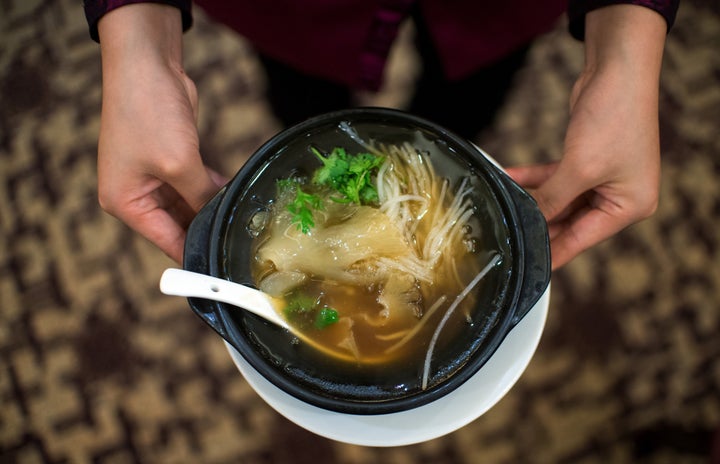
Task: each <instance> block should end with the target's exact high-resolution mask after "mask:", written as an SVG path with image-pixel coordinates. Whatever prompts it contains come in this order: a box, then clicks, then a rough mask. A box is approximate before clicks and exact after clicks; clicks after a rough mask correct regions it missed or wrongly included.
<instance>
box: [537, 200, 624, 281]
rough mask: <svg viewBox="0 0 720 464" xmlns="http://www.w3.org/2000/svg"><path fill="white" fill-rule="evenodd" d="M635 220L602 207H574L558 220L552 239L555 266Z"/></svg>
mask: <svg viewBox="0 0 720 464" xmlns="http://www.w3.org/2000/svg"><path fill="white" fill-rule="evenodd" d="M631 223H632V221H628V220H624V219H623V218H622V217H618V216H615V215H613V214H611V213H610V212H608V211H606V210H603V209H599V208H591V207H589V206H585V207H582V208H580V209H578V210H576V211H573V213H572V214H571V215H570V216H569V217H568V219H567V220H565V221H563V222H561V223H556V224H554V226H555V233H554V234H553V235H551V239H550V247H551V249H552V268H553V270H555V269H558V268H560V267H562V266H564V265H565V264H567V263H568V262H569V261H570V260H572V259H573V258H574V257H575V256H577V255H579V254H580V253H582V252H583V251H585V250H586V249H588V248H590V247H592V246H594V245H596V244H598V243H600V242H602V241H604V240H606V239H608V238H610V237H612V236H613V235H615V234H616V233H618V232H620V231H621V230H623V229H624V228H625V227H627V226H628V225H630V224H631Z"/></svg>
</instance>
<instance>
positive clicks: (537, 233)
mask: <svg viewBox="0 0 720 464" xmlns="http://www.w3.org/2000/svg"><path fill="white" fill-rule="evenodd" d="M502 177H503V180H504V182H505V184H506V186H507V188H508V192H509V193H510V196H511V197H512V199H513V201H514V202H515V205H516V211H517V217H518V220H519V225H520V227H521V228H522V237H523V239H524V243H525V246H524V248H525V259H524V265H525V266H524V269H523V281H522V286H521V289H520V298H519V299H518V303H517V306H516V309H515V316H514V318H513V326H514V325H515V324H517V323H518V322H520V320H521V319H522V318H523V317H525V315H526V314H527V313H528V311H530V309H532V307H533V306H535V303H537V302H538V300H539V299H540V297H541V296H542V295H543V293H545V289H546V288H547V286H548V285H549V284H550V274H551V270H552V267H551V260H550V239H549V236H548V227H547V222H546V221H545V217H544V216H543V214H542V212H541V211H540V209H539V208H538V206H537V203H536V202H535V199H534V198H533V197H531V196H530V194H528V193H527V192H526V191H525V190H524V189H523V188H522V187H520V186H519V185H518V184H516V183H515V182H514V181H513V180H512V179H510V177H508V176H507V175H505V174H503V176H502Z"/></svg>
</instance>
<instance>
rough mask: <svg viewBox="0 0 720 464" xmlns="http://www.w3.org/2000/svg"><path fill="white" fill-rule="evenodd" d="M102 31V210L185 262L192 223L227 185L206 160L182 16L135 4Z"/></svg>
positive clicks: (106, 21) (108, 19) (110, 17)
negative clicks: (185, 56) (185, 58)
mask: <svg viewBox="0 0 720 464" xmlns="http://www.w3.org/2000/svg"><path fill="white" fill-rule="evenodd" d="M98 30H99V34H100V44H101V51H102V63H103V108H102V117H101V125H100V138H99V144H98V196H99V201H100V204H101V206H102V208H103V209H104V210H106V211H107V212H108V213H110V214H112V215H113V216H116V217H117V218H118V219H120V220H121V221H123V222H124V223H126V224H127V225H128V226H130V227H131V228H132V229H134V230H136V231H137V232H139V233H140V234H142V235H143V236H144V237H146V238H147V239H148V240H150V241H151V242H152V243H154V244H155V245H157V246H158V247H159V248H160V249H161V250H162V251H164V252H165V253H166V254H167V255H168V256H170V257H171V258H172V259H174V260H175V261H177V262H182V255H183V246H184V241H185V233H186V229H187V227H188V225H189V224H190V221H191V220H192V218H193V217H194V216H195V214H196V213H197V211H198V210H199V209H200V208H201V207H202V206H203V205H204V204H205V202H206V201H207V200H209V199H210V197H211V196H212V195H213V194H214V193H215V192H217V191H218V189H219V188H220V186H221V185H222V184H224V182H225V179H223V178H222V177H221V176H220V175H219V174H217V173H215V172H214V171H212V170H211V169H209V168H207V167H206V166H205V165H204V164H203V161H202V158H201V156H200V151H199V140H198V132H197V123H196V120H197V106H198V101H197V93H196V89H195V85H194V84H193V82H192V81H191V80H190V79H189V78H188V77H187V75H185V73H184V72H183V70H182V66H181V60H182V52H181V40H182V37H181V35H182V27H181V24H180V13H179V11H178V10H177V9H175V8H172V7H167V6H165V5H160V4H150V3H143V4H137V5H127V6H123V7H120V8H118V9H116V10H113V11H111V12H109V13H108V14H107V15H105V16H104V17H103V18H102V19H101V20H100V22H99V24H98Z"/></svg>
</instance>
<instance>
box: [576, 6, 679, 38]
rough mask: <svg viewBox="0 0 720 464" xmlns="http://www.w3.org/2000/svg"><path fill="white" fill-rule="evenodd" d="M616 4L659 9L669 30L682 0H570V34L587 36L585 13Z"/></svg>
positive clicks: (581, 36)
mask: <svg viewBox="0 0 720 464" xmlns="http://www.w3.org/2000/svg"><path fill="white" fill-rule="evenodd" d="M616 4H631V5H641V6H645V7H648V8H650V9H652V10H655V11H657V12H658V13H660V15H662V17H663V18H665V21H667V26H668V31H669V30H670V28H671V27H672V25H673V23H674V22H675V15H676V14H677V9H678V5H679V4H680V0H625V1H623V0H568V18H569V20H570V25H569V28H570V34H572V36H573V37H575V38H576V39H579V40H583V39H584V38H585V15H586V14H587V13H588V12H590V11H592V10H595V9H597V8H602V7H604V6H609V5H616Z"/></svg>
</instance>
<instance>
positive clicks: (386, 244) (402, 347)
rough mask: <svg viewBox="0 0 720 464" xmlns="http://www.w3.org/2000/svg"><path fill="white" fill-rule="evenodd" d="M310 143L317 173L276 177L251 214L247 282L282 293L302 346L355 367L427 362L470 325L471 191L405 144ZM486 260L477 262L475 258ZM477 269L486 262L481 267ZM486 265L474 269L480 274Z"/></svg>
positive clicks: (474, 227) (476, 254) (473, 279)
mask: <svg viewBox="0 0 720 464" xmlns="http://www.w3.org/2000/svg"><path fill="white" fill-rule="evenodd" d="M365 148H366V149H367V151H366V152H361V153H347V152H346V151H345V150H344V149H343V148H342V147H335V148H334V149H333V150H331V151H330V152H321V151H320V150H318V149H317V148H315V147H312V146H311V147H310V149H311V150H312V151H313V152H314V154H315V156H316V157H317V159H318V166H319V167H318V168H317V169H316V170H315V171H314V172H312V173H310V174H308V175H300V174H297V173H296V174H294V175H291V176H290V177H288V178H285V179H280V180H278V183H277V187H278V188H277V190H278V194H277V197H276V198H275V200H274V201H273V202H272V204H271V205H270V208H269V210H268V212H267V213H262V214H266V216H265V217H262V218H256V220H257V223H258V225H257V227H258V237H257V238H256V239H255V242H254V250H255V252H254V253H253V255H254V256H255V258H254V261H253V263H252V272H253V278H254V280H255V282H256V284H257V285H258V287H259V288H260V289H261V290H263V291H265V292H267V293H270V294H272V295H273V296H276V297H282V298H284V300H285V302H286V307H285V310H284V313H285V316H286V318H287V319H288V320H289V322H290V323H292V324H294V325H296V326H297V327H299V328H300V329H301V330H302V331H303V333H304V339H305V341H306V342H308V343H310V344H312V345H313V346H315V347H316V348H318V349H319V350H320V351H321V352H324V353H326V354H328V355H330V356H331V357H334V358H336V359H340V360H345V361H351V362H354V363H362V364H379V363H386V362H388V363H389V362H397V361H398V360H400V361H402V360H415V363H417V360H419V361H420V362H421V363H422V360H423V359H425V364H426V372H425V376H427V363H428V362H429V360H430V357H431V355H432V350H433V349H434V348H435V344H436V343H438V344H442V343H443V341H442V340H441V341H438V335H439V332H440V330H441V329H442V330H443V333H442V336H441V337H440V338H441V339H443V340H445V343H447V340H451V339H452V337H453V333H454V332H455V331H457V330H459V328H460V327H461V326H462V325H463V324H468V323H469V322H470V321H471V313H472V309H473V308H474V306H475V297H474V292H472V291H471V290H472V289H473V287H474V286H475V285H477V284H478V282H479V280H480V279H481V278H482V276H483V275H484V273H485V272H487V271H488V270H489V269H490V268H491V267H492V266H494V265H495V264H496V263H497V262H498V261H499V259H500V258H499V255H495V257H494V258H493V259H492V260H491V262H490V263H489V264H488V263H487V262H481V259H480V256H486V255H487V251H488V250H478V249H477V248H478V245H477V243H478V241H477V240H476V238H477V235H478V233H479V227H478V224H477V219H476V218H475V216H474V214H473V213H474V206H473V204H472V203H471V201H470V195H471V193H472V190H473V187H472V186H471V183H470V182H469V180H468V179H467V178H461V179H456V180H455V183H454V184H453V183H451V181H450V180H449V179H447V178H445V177H441V176H439V175H437V174H436V171H435V168H434V167H433V165H432V163H431V157H430V155H429V154H428V153H427V152H424V151H422V150H419V149H417V148H416V147H414V146H413V145H411V144H410V143H407V142H406V143H404V144H400V145H380V144H377V145H366V146H365ZM485 261H487V260H485ZM486 264H487V266H486ZM482 266H485V268H484V269H482V270H481V267H482Z"/></svg>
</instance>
